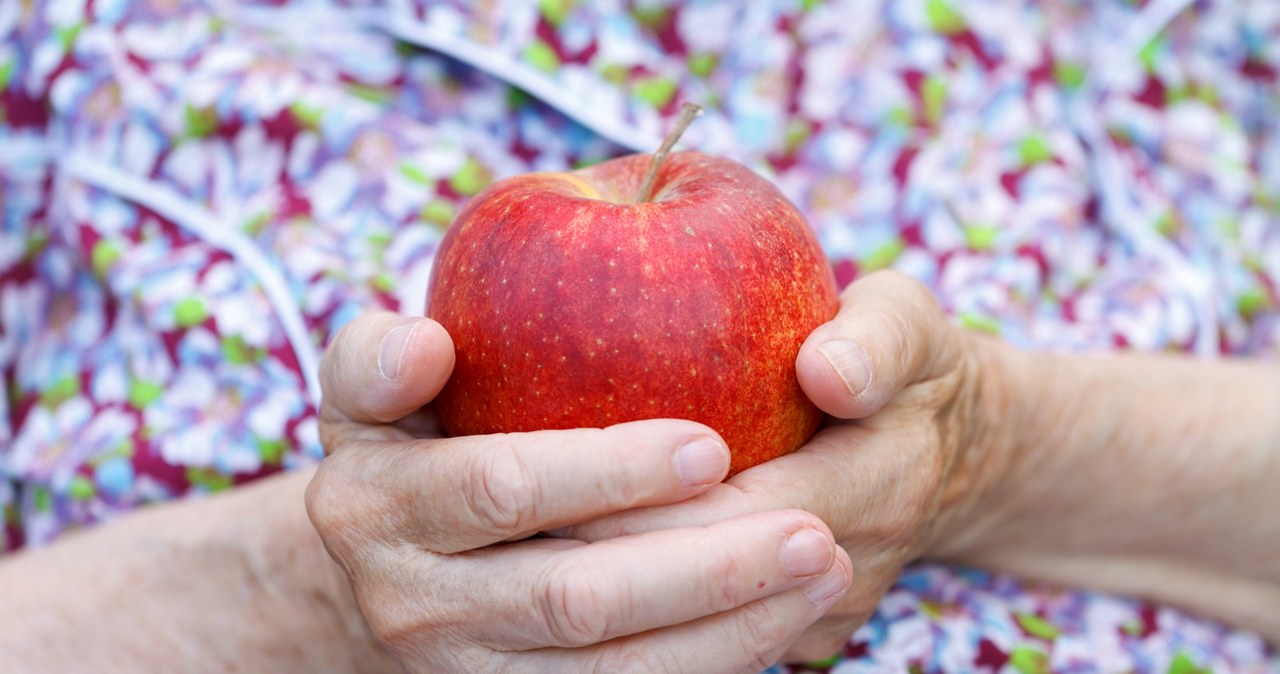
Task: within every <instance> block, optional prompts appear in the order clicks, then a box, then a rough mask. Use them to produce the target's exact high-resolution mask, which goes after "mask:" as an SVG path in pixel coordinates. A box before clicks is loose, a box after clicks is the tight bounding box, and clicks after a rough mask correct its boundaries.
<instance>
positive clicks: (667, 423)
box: [307, 419, 729, 554]
mask: <svg viewBox="0 0 1280 674" xmlns="http://www.w3.org/2000/svg"><path fill="white" fill-rule="evenodd" d="M728 470H729V450H728V448H727V447H725V444H724V441H723V440H721V439H720V438H719V436H717V435H715V433H714V431H712V430H711V429H709V428H707V427H705V426H702V425H700V424H695V423H693V422H689V421H680V420H673V419H657V420H651V421H637V422H631V423H626V424H619V425H617V426H611V427H609V428H604V429H575V430H563V431H537V432H532V433H513V434H508V435H478V436H467V437H459V438H446V439H440V440H414V441H402V442H368V441H358V442H354V443H350V444H349V445H348V446H345V447H343V449H342V451H338V452H335V453H333V454H331V455H330V456H329V457H328V458H326V459H325V460H324V462H322V463H321V464H320V468H319V469H318V470H317V471H316V476H315V478H314V479H313V480H312V484H311V488H310V489H308V492H307V506H308V511H309V512H310V513H311V515H312V520H313V522H315V523H316V526H317V528H318V529H320V530H321V531H322V533H327V534H329V536H328V537H327V538H326V540H328V539H329V538H334V539H343V538H344V537H346V535H347V534H350V536H351V537H352V539H353V540H370V539H373V540H380V541H385V540H390V541H392V542H394V543H400V544H406V545H411V546H414V547H416V548H426V549H428V550H431V551H432V552H438V553H444V554H449V553H455V552H460V551H464V550H472V549H475V548H479V547H483V546H486V545H490V544H492V543H496V542H499V541H505V540H511V539H514V538H520V537H524V536H528V535H531V534H534V533H537V532H539V531H545V530H548V529H553V528H557V527H563V526H566V525H569V524H573V523H575V522H581V521H584V520H588V519H594V518H599V517H603V516H605V515H608V514H611V513H615V512H618V511H621V510H625V509H629V508H635V507H642V506H652V505H658V504H665V503H673V502H676V501H679V500H682V499H686V498H690V497H692V496H694V495H696V494H699V493H701V492H703V491H705V490H706V488H707V487H709V486H710V485H712V484H715V483H718V482H719V481H720V480H723V479H724V476H725V475H726V474H727V473H728Z"/></svg>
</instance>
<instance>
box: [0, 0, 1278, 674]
mask: <svg viewBox="0 0 1280 674" xmlns="http://www.w3.org/2000/svg"><path fill="white" fill-rule="evenodd" d="M1277 68H1280V5H1277V4H1276V3H1274V2H1269V1H1266V0H1255V1H1239V2H1226V1H1223V2H1203V1H1202V2H1196V3H1192V2H1182V1H1178V0H1173V1H1171V2H1161V1H1158V0H1152V1H1149V2H1146V3H1134V2H1128V1H1125V0H1096V1H1093V2H1085V1H1083V0H1055V1H1053V2H1042V3H1036V2H1019V1H1015V0H982V1H974V2H960V1H958V0H898V1H891V0H826V1H822V0H769V1H764V2H752V3H730V2H716V1H710V0H690V1H688V2H678V1H675V0H670V1H666V0H664V1H654V0H644V1H640V0H637V1H635V2H623V1H622V0H611V1H606V2H593V3H585V2H575V1H573V0H544V1H542V2H540V3H521V2H500V1H496V0H486V1H484V2H461V1H458V2H425V1H421V0H403V1H400V2H386V3H382V2H354V1H352V2H333V3H328V2H318V1H316V2H311V1H309V2H301V3H299V2H295V3H288V4H281V5H279V6H277V4H276V3H261V4H255V3H233V2H226V1H216V0H205V1H202V0H163V1H162V0H146V1H138V2H128V1H126V0H105V1H103V0H95V1H94V2H86V1H85V0H52V1H49V2H39V1H37V2H7V3H0V204H2V206H0V208H2V210H3V226H2V227H0V371H2V372H3V377H4V384H5V391H6V395H5V396H3V397H0V406H3V407H0V508H3V513H4V526H3V536H0V550H3V549H13V548H16V547H19V546H22V545H40V544H45V543H48V542H50V541H52V540H54V539H55V538H56V537H57V536H58V535H59V534H61V533H64V532H66V531H68V530H69V529H73V528H75V527H80V526H88V525H91V524H93V523H95V522H99V521H103V520H109V519H111V518H113V517H116V516H118V515H119V514H121V513H123V512H127V511H128V510H130V509H132V508H135V507H137V506H140V505H143V504H146V503H152V502H158V501H164V500H167V499H172V498H176V497H179V496H183V495H186V494H191V493H200V492H215V491H219V490H223V489H227V488H231V487H233V486H234V485H236V484H238V483H242V482H245V481H249V480H253V479H256V478H258V477H261V476H263V475H266V474H269V473H272V472H275V471H278V470H282V469H288V468H290V467H293V466H297V465H300V464H304V463H308V462H313V461H316V460H318V458H319V457H320V456H321V450H320V447H319V443H318V438H317V431H316V422H315V409H316V396H317V394H318V392H317V386H316V384H315V371H314V368H315V362H316V359H317V356H318V353H319V351H320V349H321V348H322V346H323V344H324V343H325V341H326V340H327V339H328V338H329V336H330V335H332V334H333V333H334V331H336V329H337V328H339V327H340V326H341V325H343V324H344V323H345V322H347V321H349V320H350V319H351V318H352V317H354V316H355V315H356V314H357V313H358V312H359V311H361V310H363V309H364V308H366V307H369V306H382V307H387V308H392V309H398V310H400V311H403V312H405V313H414V312H420V311H421V310H422V307H423V298H424V296H425V285H426V278H427V274H428V272H429V269H430V264H431V256H432V253H433V251H434V248H435V245H436V244H437V242H438V241H439V239H440V236H441V234H442V232H443V230H444V228H445V227H446V226H447V224H448V223H449V221H450V220H451V218H452V216H453V214H454V213H455V212H456V211H457V209H458V207H459V205H460V204H461V203H463V202H464V201H465V200H466V199H467V198H469V197H470V196H472V195H474V194H476V193H477V192H478V191H479V190H480V189H482V188H483V187H484V186H485V185H486V184H488V183H489V182H490V181H492V180H493V179H495V178H500V177H504V176H509V175H513V174H516V173H521V172H526V171H532V170H562V169H566V168H571V167H574V166H580V165H584V164H588V163H592V162H595V161H599V160H602V159H605V158H608V157H612V156H616V155H619V154H623V153H626V152H630V151H647V150H650V149H652V148H653V147H655V146H656V144H657V139H658V137H659V136H660V134H661V132H662V131H663V130H664V129H665V125H666V123H667V122H668V121H669V120H670V118H671V117H672V115H673V114H674V112H675V111H676V110H677V108H678V106H679V103H680V102H681V101H684V100H694V101H699V102H701V103H703V104H704V105H705V106H706V107H707V109H708V114H706V115H705V116H704V117H703V118H702V119H701V120H699V122H698V123H697V124H695V126H694V127H693V129H691V130H690V132H689V134H688V135H687V143H686V145H688V146H690V147H696V148H698V149H701V150H705V151H709V152H716V153H721V154H726V155H729V156H732V157H734V158H737V159H739V160H741V161H743V162H745V163H747V164H749V165H750V166H752V167H753V168H756V169H757V170H759V171H761V172H763V173H765V174H766V175H769V176H770V177H771V178H772V179H773V180H775V181H776V182H777V183H778V184H779V185H780V187H781V188H782V189H783V190H784V192H786V193H787V194H788V196H790V197H791V198H792V199H793V200H794V201H795V202H796V203H797V205H799V206H800V207H801V209H802V210H803V211H804V212H805V213H806V215H807V216H808V217H809V219H810V222H811V224H812V225H813V226H814V228H815V230H816V231H817V232H818V234H819V237H820V239H821V241H822V243H823V245H824V247H825V249H826V250H827V251H828V253H829V255H830V257H831V259H832V262H833V264H834V265H835V269H836V272H837V277H838V279H839V280H840V282H841V283H847V282H848V281H850V280H851V279H852V278H854V277H855V276H857V275H858V274H861V273H865V272H867V271H870V270H874V269H879V268H885V267H895V268H897V269H900V270H902V271H904V272H907V273H909V274H911V275H913V276H916V277H917V278H920V279H921V280H923V281H925V282H926V283H927V284H929V285H930V286H931V287H933V288H934V290H935V291H936V292H937V293H938V296H939V297H940V299H941V301H942V302H943V305H944V307H945V308H946V309H947V310H948V311H949V312H951V313H952V314H953V315H954V316H955V317H956V319H957V320H958V321H960V322H961V323H963V324H965V325H967V326H969V327H971V328H973V329H978V330H988V331H991V332H995V333H998V334H999V335H1001V337H1003V338H1004V339H1007V340H1009V341H1011V342H1013V343H1015V344H1019V345H1022V346H1027V347H1035V348H1056V349H1109V348H1132V349H1143V350H1163V349H1175V350H1187V351H1192V352H1195V353H1198V354H1200V355H1203V356H1206V357H1213V356H1216V355H1219V354H1239V355H1245V354H1248V355H1255V356H1264V357H1265V356H1270V357H1274V356H1275V354H1276V353H1277V352H1278V351H1280V310H1278V308H1280V294H1278V291H1280V115H1277V114H1276V112H1277V110H1280V85H1278V84H1277V73H1278V72H1280V71H1278V70H1277ZM0 554H2V553H0ZM815 669H819V670H826V669H830V670H831V671H837V672H880V671H886V672H888V671H904V670H911V671H928V672H932V671H947V672H969V671H990V672H1009V671H1015V672H1039V671H1062V672H1076V671H1080V672H1086V671H1088V672H1093V671H1106V672H1127V671H1139V672H1162V673H1163V672H1171V673H1173V674H1182V673H1190V672H1198V671H1206V670H1213V671H1219V672H1231V671H1241V672H1264V671H1277V670H1280V665H1277V664H1276V662H1275V660H1274V659H1273V656H1271V655H1270V654H1269V653H1268V651H1267V650H1266V649H1265V647H1264V646H1263V644H1262V642H1261V640H1260V639H1258V638H1257V636H1256V635H1251V634H1247V633H1241V632H1238V631H1233V630H1230V629H1228V628H1226V627H1224V626H1221V625H1216V624H1214V623H1212V622H1209V621H1205V620H1202V619H1198V618H1196V617H1193V616H1188V615H1184V614H1182V613H1179V612H1177V611H1175V610H1173V609H1170V608H1166V607H1156V606H1151V605H1148V604H1144V603H1141V602H1134V601H1131V600H1126V599H1120V598H1112V597H1105V596H1099V595H1095V594H1091V593H1084V592H1076V591H1071V590H1063V589H1056V588H1044V587H1038V586H1030V585H1024V584H1020V583H1018V582H1016V581H1015V580H1013V579H1010V578H1007V577H1003V576H999V575H990V574H984V573H978V572H975V571H971V570H964V569H952V568H946V567H940V566H919V567H915V568H912V569H910V570H909V571H908V572H907V573H906V574H905V575H904V577H903V578H902V580H901V581H900V582H899V584H898V586H897V587H896V588H895V589H894V590H893V591H892V592H891V593H890V594H889V595H888V596H887V597H886V598H885V599H884V600H883V602H882V603H881V605H880V609H879V610H878V611H877V613H876V615H875V617H874V618H873V620H872V621H871V622H870V623H869V624H868V625H867V626H866V627H864V628H863V629H862V630H861V631H859V632H858V634H857V635H855V636H854V638H853V639H852V640H851V641H850V643H849V645H848V646H847V648H846V649H845V653H844V654H843V657H842V658H840V659H839V660H837V661H833V662H831V663H824V664H822V665H821V667H818V666H815Z"/></svg>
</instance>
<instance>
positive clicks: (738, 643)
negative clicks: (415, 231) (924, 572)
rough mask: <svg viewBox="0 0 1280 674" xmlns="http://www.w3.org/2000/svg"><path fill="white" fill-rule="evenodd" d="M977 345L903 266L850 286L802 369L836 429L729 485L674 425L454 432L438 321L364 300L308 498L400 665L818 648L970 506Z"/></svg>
mask: <svg viewBox="0 0 1280 674" xmlns="http://www.w3.org/2000/svg"><path fill="white" fill-rule="evenodd" d="M983 352H984V348H982V346H981V345H979V344H978V343H977V342H976V341H975V339H974V338H971V337H968V336H966V335H964V334H962V333H961V331H960V330H958V329H957V328H955V327H953V326H952V325H951V324H950V323H948V322H947V320H946V319H945V318H944V317H943V315H942V313H941V311H940V310H939V309H938V307H937V304H936V302H935V300H934V299H933V297H932V295H931V294H930V293H929V291H928V290H927V289H925V288H924V287H923V286H921V285H919V284H918V283H916V282H915V281H912V280H910V279H908V278H907V277H904V276H902V275H899V274H895V273H892V272H882V273H877V274H872V275H870V276H867V277H865V278H863V279H860V280H859V281H857V282H855V283H854V284H852V285H851V286H850V287H849V288H848V289H847V290H846V291H845V292H844V294H843V295H842V297H841V307H840V310H839V313H838V315H837V316H836V317H835V318H834V319H833V320H832V321H831V322H829V323H827V324H825V325H823V326H821V327H819V328H818V329H817V330H815V331H814V332H813V334H812V335H811V336H810V337H809V338H808V340H807V341H806V342H805V344H804V345H803V346H802V348H801V350H800V354H799V356H798V358H797V361H796V368H797V374H798V376H799V379H800V383H801V386H802V387H803V389H804V390H805V392H806V394H807V395H808V396H809V397H810V398H811V399H812V400H813V402H814V403H815V404H817V405H818V406H819V407H820V408H822V409H823V410H824V411H826V412H827V413H828V414H829V415H830V416H831V417H832V423H830V424H829V425H827V426H826V427H825V428H824V429H822V430H821V431H820V432H819V433H818V434H817V435H816V436H815V437H814V438H813V439H812V440H811V441H810V442H809V443H808V444H806V445H805V446H804V447H802V448H801V449H800V450H798V451H797V452H795V453H794V454H791V455H788V456H785V457H782V458H780V459H777V460H774V461H771V462H768V463H766V464H763V465H760V466H757V467H755V468H752V469H750V470H747V471H744V472H742V473H740V474H738V475H736V476H734V477H733V478H732V479H730V480H728V481H724V477H725V474H726V472H727V470H728V465H729V456H728V450H727V448H726V447H725V446H724V443H723V441H721V440H720V438H719V437H718V436H717V435H716V434H715V432H714V431H712V430H711V429H709V428H707V427H705V426H701V425H699V424H696V423H692V422H688V421H680V420H670V419H662V420H652V421H641V422H634V423H627V424H621V425H618V426H614V427H610V428H605V429H581V430H568V431H541V432H536V433H523V434H510V435H501V436H474V437H461V438H444V437H442V436H441V433H440V432H439V429H438V428H437V427H436V424H435V422H434V420H433V418H432V416H431V413H430V411H429V409H430V408H429V403H430V402H431V400H432V399H433V397H434V396H435V395H436V394H437V393H438V392H439V390H440V389H441V387H442V386H443V385H444V384H445V382H446V381H447V379H448V377H449V374H450V372H451V369H452V366H453V362H454V356H453V348H452V343H451V342H450V340H449V336H448V335H447V334H446V332H445V331H444V329H443V328H442V327H440V326H439V325H438V324H436V323H435V322H433V321H430V320H427V319H405V318H402V317H398V316H394V315H391V314H375V315H369V316H366V317H364V318H361V319H360V320H357V321H355V322H354V323H352V324H351V325H350V326H348V327H347V328H345V329H344V330H343V331H341V332H340V333H339V334H338V335H337V336H336V337H335V339H334V341H333V343H332V344H331V345H330V347H329V349H328V351H327V352H326V355H325V359H324V362H323V364H322V381H323V385H324V392H325V398H324V404H323V407H322V410H321V415H320V417H321V437H322V440H323V442H324V445H325V447H326V449H327V451H328V454H329V456H328V458H326V460H325V461H324V462H323V463H322V464H321V466H320V468H319V470H318V472H317V473H316V476H315V478H314V479H313V481H312V483H311V485H310V488H309V489H308V492H307V508H308V513H309V515H310V516H311V519H312V522H313V523H314V524H315V526H316V529H317V530H318V531H319V533H320V535H321V538H322V539H323V540H324V542H325V545H326V547H327V548H328V550H329V552H330V554H331V555H332V556H333V557H334V559H336V560H337V561H338V563H339V565H340V566H341V567H342V568H343V570H344V571H345V572H346V574H347V576H348V578H349V580H350V581H351V584H352V587H353V589H354V591H355V595H356V599H357V601H358V603H359V605H360V608H361V611H362V612H363V614H364V616H365V618H366V620H367V622H368V624H369V626H370V628H371V630H372V631H373V633H374V635H375V636H376V637H377V638H378V639H379V641H380V642H381V643H382V644H383V645H384V646H385V647H386V648H387V649H389V650H390V651H391V652H392V654H394V655H395V656H396V657H397V658H398V659H399V660H400V661H401V662H402V663H403V664H404V666H405V667H406V668H407V669H408V671H412V672H419V671H421V672H426V671H431V672H436V671H512V672H524V671H598V672H617V671H646V672H647V671H667V672H739V671H746V672H754V671H759V670H761V669H764V668H766V667H768V666H769V665H771V664H773V663H774V662H777V661H778V660H780V659H783V658H785V659H786V660H787V661H806V660H815V659H820V658H824V657H827V656H830V655H831V654H832V653H834V652H836V651H837V650H838V649H839V648H840V647H841V645H842V644H843V643H844V641H845V640H846V639H847V638H848V637H849V635H850V634H851V633H852V632H853V631H854V630H855V629H856V628H857V627H858V626H859V625H861V624H862V623H863V622H865V620H866V619H867V618H868V617H869V616H870V615H871V612H872V611H873V610H874V608H875V606H876V603H877V601H878V600H879V598H880V596H881V595H882V594H883V593H884V592H885V591H886V590H887V589H888V588H889V587H890V586H891V585H892V584H893V583H894V581H895V580H896V579H897V577H898V575H899V573H900V571H901V569H902V567H903V565H904V564H906V563H907V562H909V561H911V560H912V559H915V558H917V557H919V556H920V555H921V554H922V553H924V552H925V551H926V549H927V547H928V546H929V545H931V544H933V543H935V542H937V541H938V540H939V539H940V538H942V537H944V533H943V529H944V528H946V527H947V526H949V524H950V523H951V522H952V521H953V520H954V519H955V518H956V517H957V516H958V513H959V512H960V511H962V510H963V505H964V503H966V502H967V501H968V500H969V499H968V498H967V497H968V496H969V495H970V493H971V492H972V487H973V482H974V481H973V479H972V477H973V470H972V469H971V468H970V467H971V466H972V465H973V464H974V463H975V462H976V461H977V459H976V458H975V457H974V456H973V455H972V451H976V450H972V451H971V448H972V447H974V446H975V444H976V443H975V442H974V440H975V438H976V436H977V435H978V434H980V433H982V432H983V429H982V428H980V427H981V426H983V425H984V424H983V422H981V421H980V419H981V417H982V415H981V414H979V413H978V406H979V402H980V398H981V396H980V391H979V384H980V383H982V380H983V379H984V378H983V377H979V376H978V372H979V371H980V369H981V368H980V366H979V361H980V360H981V359H982V353H983ZM538 532H552V535H551V536H546V537H535V538H530V536H533V535H534V534H536V533H538Z"/></svg>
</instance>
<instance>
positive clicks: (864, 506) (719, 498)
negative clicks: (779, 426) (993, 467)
mask: <svg viewBox="0 0 1280 674" xmlns="http://www.w3.org/2000/svg"><path fill="white" fill-rule="evenodd" d="M929 446H930V444H929V439H928V438H927V437H925V436H923V435H919V434H917V432H915V431H913V430H911V429H904V430H903V431H902V432H901V433H899V434H897V435H896V436H894V437H888V436H885V435H883V434H877V433H875V432H873V431H869V430H867V429H865V428H862V427H860V426H858V425H849V424H841V425H836V426H830V427H827V428H825V429H823V430H822V431H819V433H818V435H816V436H814V438H813V439H812V440H810V441H809V443H808V444H806V445H805V446H804V447H802V448H801V449H800V450H799V451H797V452H795V453H792V454H788V455H786V456H783V457H780V458H777V459H774V460H772V461H769V462H767V463H764V464H761V465H759V466H755V467H754V468H751V469H748V470H746V471H743V472H742V473H739V474H737V475H735V476H734V477H733V478H732V479H731V480H729V481H728V482H727V483H724V484H718V485H714V486H713V487H711V488H710V489H708V490H707V491H706V492H705V493H703V494H700V495H698V496H697V497H696V498H693V499H690V500H687V501H683V502H680V503H674V504H670V505H664V506H660V507H652V508H646V509H640V510H630V511H625V512H619V513H617V514H615V515H611V516H609V517H604V518H601V519H598V520H591V521H584V522H583V523H580V524H577V525H574V526H573V527H572V528H571V529H570V530H569V531H567V532H564V534H565V535H568V536H572V537H573V538H577V539H581V540H587V541H594V540H602V539H605V538H612V537H615V536H622V535H627V534H633V533H637V532H642V531H654V530H657V529H664V528H675V527H686V526H702V525H706V524H709V523H711V522H716V521H719V520H722V519H727V518H730V517H736V516H739V515H743V514H745V513H751V512H759V511H763V510H782V509H788V508H795V509H798V510H804V511H807V512H810V513H813V514H814V515H817V516H818V517H819V518H820V519H822V520H823V521H824V522H827V523H828V524H829V525H830V526H831V529H832V531H833V532H834V533H835V535H836V538H837V540H840V541H842V542H844V543H846V545H848V544H856V545H861V546H865V548H866V552H867V553H868V554H874V553H877V552H879V551H881V550H886V549H894V548H895V547H896V546H899V545H901V544H902V543H904V542H906V541H908V540H909V539H911V537H913V536H915V535H916V534H917V530H918V528H919V525H920V522H921V520H922V519H923V518H925V517H926V516H927V514H928V512H930V510H931V508H933V507H934V506H935V505H936V503H935V496H936V494H935V492H936V485H937V482H938V475H939V471H941V470H942V466H941V465H939V464H938V462H937V461H936V460H935V459H934V458H933V457H932V455H931V454H930V453H929ZM797 485H803V488H798V487H797Z"/></svg>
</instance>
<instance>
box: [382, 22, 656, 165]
mask: <svg viewBox="0 0 1280 674" xmlns="http://www.w3.org/2000/svg"><path fill="white" fill-rule="evenodd" d="M357 15H358V16H361V18H362V20H363V21H364V22H365V24H366V25H369V26H371V27H373V28H379V29H381V30H383V31H385V32H386V33H387V34H389V35H392V36H394V37H397V38H399V39H401V40H404V41H405V42H410V43H412V44H416V45H418V46H420V47H426V48H427V49H431V50H433V51H437V52H440V53H442V54H447V55H449V56H451V57H453V58H455V59H458V60H459V61H462V62H463V63H466V64H468V65H470V66H472V67H475V68H476V69H478V70H483V71H484V72H487V73H489V74H490V75H493V76H494V77H496V78H498V79H500V80H502V81H504V82H507V83H508V84H513V85H515V86H517V87H520V88H521V89H524V90H525V91H527V92H529V93H530V94H532V95H533V97H534V98H537V99H538V100H540V101H542V102H543V103H546V104H547V105H550V106H551V107H553V108H555V109H557V110H559V111H560V112H562V113H564V114H565V115H566V116H567V117H570V118H572V119H574V120H575V121H577V122H578V123H580V124H582V125H583V126H585V127H587V128H588V129H591V130H592V131H594V132H595V133H596V134H598V135H600V136H603V137H604V138H606V139H608V140H610V141H613V142H614V143H617V144H618V145H621V146H623V147H626V148H629V149H631V150H632V151H634V152H652V151H653V149H654V148H656V147H658V145H660V144H661V143H662V138H661V137H659V136H656V135H653V134H648V133H645V132H643V131H641V130H640V129H638V128H636V127H634V126H632V125H630V124H626V123H624V122H620V121H618V120H615V119H611V118H609V117H605V116H604V115H601V114H597V112H596V110H597V108H593V107H591V106H589V105H586V101H582V100H575V99H574V97H573V96H570V95H568V94H567V93H566V91H565V90H564V89H562V88H561V87H559V86H558V85H557V84H556V83H555V81H554V80H552V79H550V78H548V77H547V76H546V75H543V74H542V73H540V72H538V71H537V70H535V69H534V68H533V67H532V66H527V65H524V64H523V63H520V62H518V61H515V60H513V59H510V58H507V57H505V56H503V55H502V54H501V53H500V52H498V51H496V50H493V49H486V48H485V47H483V46H482V45H479V44H475V43H471V42H467V41H466V40H462V39H459V38H458V37H455V36H453V35H449V34H446V33H443V32H440V31H437V30H432V29H431V28H430V27H428V26H427V25H425V24H423V23H420V22H418V21H414V20H412V19H408V18H406V17H404V16H403V15H400V14H395V13H393V14H392V15H391V16H385V15H383V14H382V13H380V12H372V13H357Z"/></svg>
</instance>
